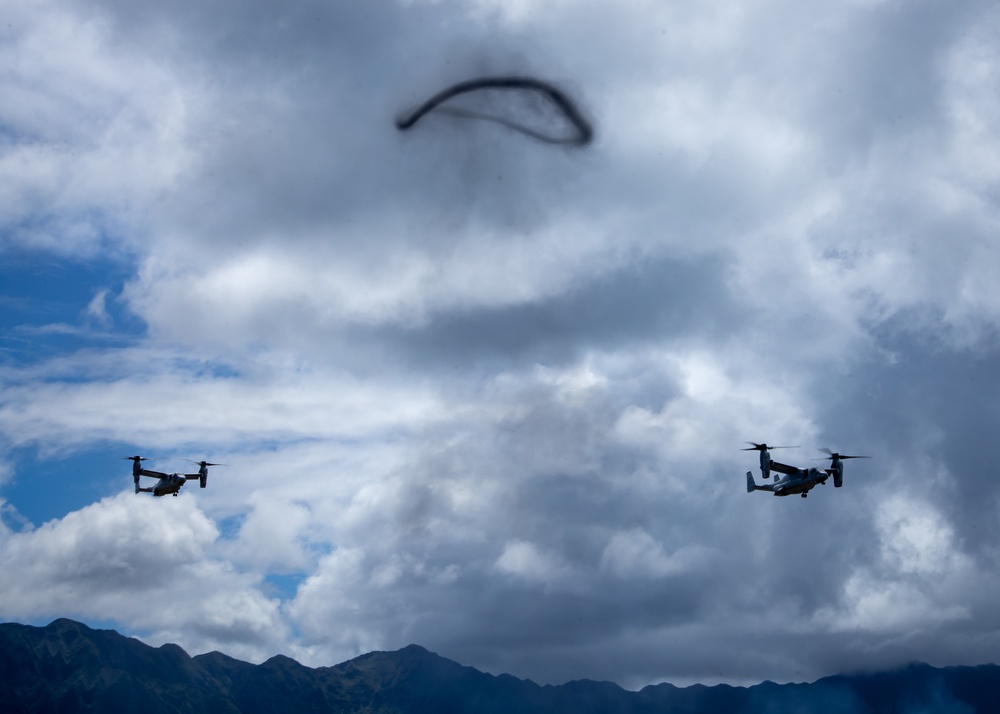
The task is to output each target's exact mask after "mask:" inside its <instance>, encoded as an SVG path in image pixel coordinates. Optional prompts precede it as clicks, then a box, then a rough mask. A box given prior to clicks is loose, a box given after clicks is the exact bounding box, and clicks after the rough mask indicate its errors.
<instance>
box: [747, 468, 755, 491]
mask: <svg viewBox="0 0 1000 714" xmlns="http://www.w3.org/2000/svg"><path fill="white" fill-rule="evenodd" d="M756 490H757V484H756V483H755V482H754V480H753V473H751V472H750V471H747V493H753V492H754V491H756Z"/></svg>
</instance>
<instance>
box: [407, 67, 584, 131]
mask: <svg viewBox="0 0 1000 714" xmlns="http://www.w3.org/2000/svg"><path fill="white" fill-rule="evenodd" d="M481 89H507V90H530V91H535V92H538V93H540V94H542V95H543V96H545V97H546V98H548V99H549V100H550V101H551V102H552V103H553V104H554V105H555V106H556V107H558V108H559V110H560V111H561V112H562V114H563V116H565V117H566V119H567V120H568V121H569V122H570V124H572V125H573V128H574V129H575V135H574V136H570V137H558V136H549V135H548V134H543V133H542V132H539V131H535V130H534V129H531V128H530V127H527V126H525V125H523V124H519V123H517V122H515V121H512V120H510V119H504V118H502V117H495V116H492V115H489V114H483V113H481V112H475V111H470V110H467V109H458V108H454V107H441V106H440V105H441V104H443V103H444V102H447V101H448V100H449V99H451V98H452V97H456V96H458V95H460V94H467V93H468V92H475V91H478V90H481ZM435 110H436V111H438V112H439V113H441V114H448V115H451V116H457V117H465V118H469V119H485V120H486V121H492V122H495V123H497V124H500V125H501V126H505V127H507V128H508V129H512V130H514V131H517V132H520V133H521V134H524V135H526V136H530V137H531V138H532V139H536V140H538V141H542V142H545V143H546V144H563V145H569V146H585V145H587V144H589V143H590V141H591V139H593V137H594V130H593V128H592V127H591V126H590V123H589V122H588V121H587V120H586V119H585V118H584V117H583V114H581V112H580V110H579V109H577V107H576V104H574V103H573V101H572V100H571V99H570V98H569V97H567V96H566V95H565V94H564V93H563V92H562V90H560V89H559V88H558V87H555V86H553V85H552V84H549V83H548V82H543V81H542V80H540V79H534V78H533V77H479V78H477V79H468V80H466V81H464V82H459V83H458V84H453V85H452V86H450V87H448V88H447V89H444V90H442V91H440V92H438V93H437V94H435V95H434V96H433V97H431V98H430V99H428V100H427V101H426V102H424V103H423V104H421V105H420V106H419V107H418V108H417V109H416V110H414V111H413V112H412V113H410V114H409V115H408V116H402V117H400V118H398V119H397V120H396V126H397V127H398V128H399V130H400V131H406V130H407V129H409V128H411V127H412V126H414V125H415V124H416V123H417V122H418V121H420V119H421V118H422V117H423V116H424V115H425V114H427V113H428V112H431V111H435Z"/></svg>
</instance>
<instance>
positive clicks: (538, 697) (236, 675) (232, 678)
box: [0, 618, 1000, 714]
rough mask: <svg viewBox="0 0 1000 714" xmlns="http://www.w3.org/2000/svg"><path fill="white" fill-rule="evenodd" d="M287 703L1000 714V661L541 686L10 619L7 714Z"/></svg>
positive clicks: (529, 713) (334, 707)
mask: <svg viewBox="0 0 1000 714" xmlns="http://www.w3.org/2000/svg"><path fill="white" fill-rule="evenodd" d="M276 709H280V710H281V711H290V712H306V713H309V712H317V713H319V712H337V713H338V714H403V713H405V714H432V713H433V714H464V713H465V712H475V713H476V714H494V713H496V714H500V713H501V712H503V713H504V714H506V713H507V712H523V713H524V714H535V713H538V714H543V713H544V714H561V713H562V712H567V713H568V712H573V714H605V713H607V714H611V713H614V714H619V713H620V714H653V712H656V713H658V714H659V713H660V712H679V713H683V714H701V713H702V712H705V713H708V712H722V711H725V712H735V713H740V714H756V713H758V712H760V713H763V712H769V713H778V712H797V711H809V712H815V713H819V714H822V713H823V712H830V713H831V714H832V713H833V712H873V713H874V712H905V711H909V710H929V711H955V712H962V713H963V714H965V713H967V712H984V713H986V712H997V711H1000V667H998V666H997V665H978V666H975V667H945V668H935V667H931V666H930V665H927V664H923V663H911V664H909V665H907V666H906V667H903V668H900V669H898V670H895V671H891V672H876V673H861V674H842V675H834V676H831V677H824V678H822V679H819V680H817V681H815V682H812V683H792V684H776V683H774V682H763V683H761V684H756V685H753V686H750V687H738V686H731V685H727V684H719V685H714V686H706V685H692V686H690V687H677V686H675V685H673V684H669V683H666V682H664V683H661V684H654V685H648V686H646V687H644V688H643V689H641V690H639V691H638V692H632V691H629V690H626V689H623V688H622V687H620V686H619V685H617V684H615V683H613V682H594V681H591V680H574V681H571V682H567V683H565V684H560V685H539V684H536V683H535V682H533V681H531V680H527V679H525V680H522V679H518V678H516V677H513V676H511V675H508V674H499V675H492V674H489V673H485V672H481V671H479V670H477V669H475V668H473V667H469V666H466V665H462V664H459V663H457V662H454V661H452V660H449V659H447V658H444V657H441V656H440V655H437V654H435V653H433V652H430V651H429V650H427V649H426V648H424V647H422V646H420V645H416V644H412V645H408V646H406V647H404V648H402V649H400V650H396V651H388V652H384V651H376V652H369V653H367V654H363V655H360V656H359V657H355V658H354V659H351V660H348V661H346V662H342V663H340V664H336V665H332V666H328V667H315V668H314V667H307V666H305V665H303V664H301V663H299V662H297V661H296V660H294V659H292V658H290V657H287V656H285V655H275V656H274V657H271V658H270V659H268V660H267V661H265V662H262V663H261V664H259V665H254V664H250V663H248V662H243V661H241V660H237V659H234V658H232V657H229V656H228V655H225V654H223V653H221V652H208V653H204V654H199V655H195V656H193V657H192V656H190V655H188V654H187V653H186V652H185V651H184V650H183V649H182V648H181V647H179V646H177V645H175V644H165V645H161V646H160V647H151V646H149V645H146V644H145V643H143V642H141V641H139V640H137V639H134V638H129V637H125V636H124V635H121V634H119V633H118V632H116V631H114V630H95V629H91V628H90V627H88V626H86V625H84V624H81V623H78V622H75V621H73V620H69V619H66V618H60V619H57V620H54V621H53V622H52V623H50V624H49V625H47V626H44V627H34V626H31V625H21V624H17V623H5V624H0V711H3V712H7V713H10V714H20V713H21V712H24V713H27V712H32V713H37V712H52V713H53V714H55V713H56V712H59V714H73V713H75V712H109V711H115V712H120V711H139V710H142V711H143V712H144V713H147V714H156V713H157V712H185V713H190V714H200V713H201V712H206V713H207V712H224V713H227V714H228V713H233V714H236V713H240V714H256V713H257V712H273V711H275V710H276Z"/></svg>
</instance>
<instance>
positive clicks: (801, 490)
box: [743, 441, 871, 498]
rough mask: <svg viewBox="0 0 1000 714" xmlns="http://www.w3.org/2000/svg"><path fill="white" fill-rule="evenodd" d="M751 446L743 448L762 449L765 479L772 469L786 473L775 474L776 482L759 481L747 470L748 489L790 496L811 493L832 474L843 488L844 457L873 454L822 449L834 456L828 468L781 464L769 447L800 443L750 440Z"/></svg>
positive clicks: (780, 447)
mask: <svg viewBox="0 0 1000 714" xmlns="http://www.w3.org/2000/svg"><path fill="white" fill-rule="evenodd" d="M747 443H748V444H750V445H751V446H750V448H747V449H743V451H759V452H760V475H761V476H762V477H764V478H765V479H767V478H770V476H771V472H772V471H777V472H778V473H780V474H783V476H775V477H774V483H765V484H758V483H757V482H756V481H754V479H753V473H752V472H750V471H747V493H753V492H754V491H770V492H771V493H773V494H774V495H775V496H791V495H792V494H793V493H797V494H799V495H801V496H802V498H805V497H806V496H808V495H809V491H810V490H812V489H813V488H814V487H815V486H817V485H819V484H823V485H824V486H825V485H826V480H827V479H828V478H830V477H831V476H833V485H834V487H836V488H840V487H841V486H843V485H844V460H845V459H869V458H871V457H870V456H848V455H846V454H838V453H836V452H835V451H830V450H829V449H820V451H823V452H825V453H826V454H827V457H828V458H829V459H830V460H831V463H830V468H827V469H817V468H814V467H810V468H807V469H800V468H797V467H795V466H789V465H787V464H781V463H778V462H777V461H772V460H771V454H770V453H769V449H797V448H799V447H797V446H768V445H767V444H757V443H754V442H753V441H748V442H747Z"/></svg>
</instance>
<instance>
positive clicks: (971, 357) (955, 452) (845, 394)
mask: <svg viewBox="0 0 1000 714" xmlns="http://www.w3.org/2000/svg"><path fill="white" fill-rule="evenodd" d="M921 313H922V315H923V316H922V317H918V318H917V323H918V324H927V323H928V322H930V324H931V325H932V326H933V327H932V328H931V329H932V331H931V332H925V331H923V330H919V331H913V329H912V328H911V327H908V325H912V324H913V319H912V317H911V318H910V319H907V315H900V316H899V317H898V318H897V319H894V320H891V321H889V322H887V323H884V324H882V325H879V326H878V327H877V328H876V329H875V331H874V332H875V336H876V337H877V340H876V342H875V345H874V346H875V348H876V351H874V352H873V353H872V354H871V355H870V356H869V358H868V359H867V360H865V361H864V362H863V363H862V364H858V365H856V366H855V367H854V368H853V369H852V371H851V372H850V373H849V374H847V375H843V376H842V377H840V378H838V379H833V378H832V375H831V379H829V380H820V384H819V385H818V388H819V394H820V395H821V396H820V400H821V402H822V403H823V404H825V405H826V408H825V409H824V413H823V416H824V419H823V422H822V425H823V431H824V438H827V439H829V440H831V441H836V443H832V444H831V446H833V447H834V448H837V449H854V450H861V451H863V452H864V453H868V452H869V451H870V452H872V453H873V454H875V455H876V457H877V460H876V461H872V462H868V463H866V464H865V465H864V469H863V472H864V474H863V475H860V474H859V475H858V476H857V477H853V478H852V477H851V476H850V475H848V478H851V483H850V485H851V486H852V487H857V488H861V489H863V490H864V492H865V493H866V494H867V495H868V496H869V497H870V498H878V497H879V495H880V494H884V493H887V492H892V491H894V490H896V489H904V490H913V491H917V492H920V493H922V494H923V495H925V496H926V497H929V498H932V499H933V500H934V501H935V502H936V503H937V504H938V505H939V507H941V508H942V509H943V512H944V513H945V514H946V515H947V518H948V522H949V524H950V525H951V527H952V528H954V529H955V531H956V532H957V533H958V534H959V535H960V537H961V543H962V547H963V550H964V551H965V552H967V553H969V554H974V555H975V556H977V558H980V559H982V561H981V562H982V563H983V565H984V567H995V566H996V564H997V562H1000V561H998V558H1000V552H998V550H997V547H996V543H997V542H998V539H1000V522H998V519H997V517H996V514H997V510H998V507H1000V484H998V483H997V480H996V479H995V478H994V477H993V475H992V474H993V471H994V468H993V466H992V465H991V464H993V462H994V461H995V454H994V452H993V449H992V444H993V441H994V439H995V434H996V427H997V424H1000V406H998V405H1000V383H998V381H997V379H996V375H997V373H998V369H1000V349H998V342H997V340H996V338H995V337H994V338H993V339H988V340H986V341H985V342H984V343H983V344H981V345H979V346H976V347H973V348H963V347H961V346H960V343H961V341H962V337H961V336H960V335H959V334H958V333H956V332H955V331H954V330H952V329H950V328H949V327H948V326H947V325H946V324H945V323H944V322H943V321H934V320H930V321H928V319H927V318H928V317H931V316H933V314H934V313H933V311H931V314H930V315H928V314H927V313H926V311H919V312H918V313H917V314H918V315H919V314H921ZM994 335H995V333H994ZM956 343H958V344H956ZM851 453H856V451H852V452H851ZM854 463H857V462H854ZM852 470H854V469H852ZM857 470H859V471H861V470H862V469H857ZM893 470H897V474H896V475H895V476H890V475H889V474H890V473H892V471H893ZM938 474H944V476H943V477H940V476H939V475H938Z"/></svg>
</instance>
